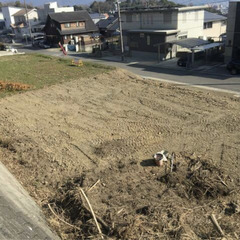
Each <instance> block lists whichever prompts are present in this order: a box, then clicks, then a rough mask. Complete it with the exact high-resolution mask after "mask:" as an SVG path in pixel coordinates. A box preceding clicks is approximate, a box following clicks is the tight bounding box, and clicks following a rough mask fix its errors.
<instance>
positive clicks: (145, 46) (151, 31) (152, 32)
mask: <svg viewBox="0 0 240 240" xmlns="http://www.w3.org/2000/svg"><path fill="white" fill-rule="evenodd" d="M205 8H206V7H205V6H191V7H158V8H142V9H126V10H122V11H121V15H122V28H123V36H124V47H125V51H129V52H130V53H131V54H132V55H135V56H143V57H145V58H146V57H148V58H154V59H155V58H156V57H158V55H160V58H161V60H164V59H167V58H171V57H174V56H175V55H176V52H177V51H178V48H177V47H176V46H175V47H172V45H171V44H167V43H168V42H169V41H173V40H177V39H185V38H199V37H203V21H204V9H205ZM157 44H162V46H161V48H160V50H159V49H158V47H157ZM158 50H159V51H160V53H158Z"/></svg>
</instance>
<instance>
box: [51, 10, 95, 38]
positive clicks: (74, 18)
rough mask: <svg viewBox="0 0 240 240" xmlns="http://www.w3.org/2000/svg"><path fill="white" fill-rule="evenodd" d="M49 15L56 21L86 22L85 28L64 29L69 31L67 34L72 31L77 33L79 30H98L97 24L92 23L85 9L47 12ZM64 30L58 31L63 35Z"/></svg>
mask: <svg viewBox="0 0 240 240" xmlns="http://www.w3.org/2000/svg"><path fill="white" fill-rule="evenodd" d="M49 17H50V18H51V19H52V20H54V21H55V22H58V23H70V22H78V21H84V22H85V24H86V28H85V29H69V30H66V31H68V32H70V33H67V34H74V33H75V34H77V33H81V32H92V31H98V28H97V26H96V25H95V24H94V22H93V20H92V19H91V17H90V15H89V13H88V12H87V11H86V10H82V11H76V12H61V13H49ZM66 31H60V33H61V34H63V35H64V34H65V32H66ZM73 32H74V33H73Z"/></svg>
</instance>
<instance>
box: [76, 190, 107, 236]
mask: <svg viewBox="0 0 240 240" xmlns="http://www.w3.org/2000/svg"><path fill="white" fill-rule="evenodd" d="M80 191H81V193H82V195H83V197H84V199H85V200H86V202H87V204H88V206H89V208H90V211H91V213H92V216H93V219H94V221H95V223H96V226H97V229H98V232H99V234H100V236H101V238H102V239H104V238H103V235H102V231H101V229H100V227H99V224H98V221H97V219H96V216H95V213H94V211H93V209H92V206H91V204H90V202H89V200H88V198H87V196H86V194H85V192H84V191H83V189H82V188H80Z"/></svg>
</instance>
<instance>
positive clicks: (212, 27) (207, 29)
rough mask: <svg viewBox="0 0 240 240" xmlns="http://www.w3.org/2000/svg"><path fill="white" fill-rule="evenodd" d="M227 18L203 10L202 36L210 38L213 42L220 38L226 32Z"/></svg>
mask: <svg viewBox="0 0 240 240" xmlns="http://www.w3.org/2000/svg"><path fill="white" fill-rule="evenodd" d="M226 29H227V18H226V17H224V16H222V15H219V14H216V13H211V12H208V11H204V24H203V36H204V38H205V39H212V40H213V41H214V42H218V41H221V40H222V36H223V35H225V34H226Z"/></svg>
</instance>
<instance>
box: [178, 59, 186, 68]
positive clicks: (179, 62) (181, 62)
mask: <svg viewBox="0 0 240 240" xmlns="http://www.w3.org/2000/svg"><path fill="white" fill-rule="evenodd" d="M177 65H178V66H180V67H186V66H187V58H185V57H181V58H179V59H178V61H177Z"/></svg>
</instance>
